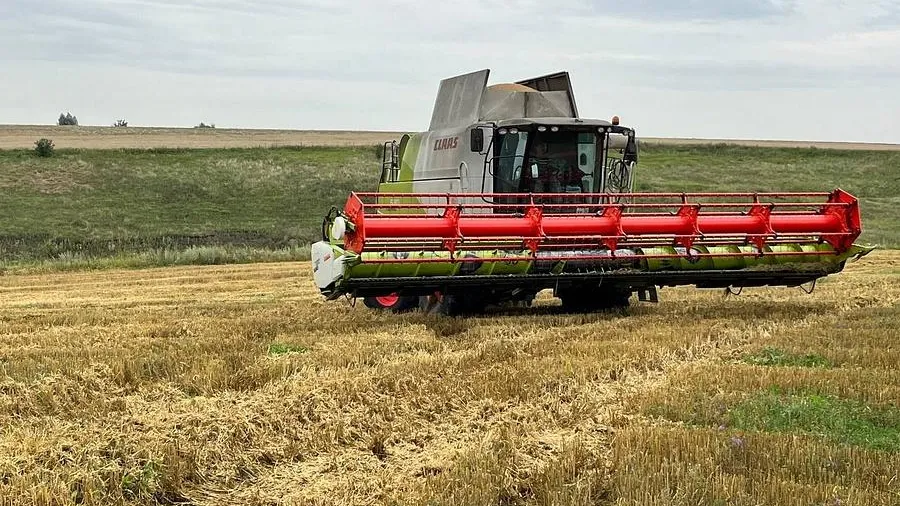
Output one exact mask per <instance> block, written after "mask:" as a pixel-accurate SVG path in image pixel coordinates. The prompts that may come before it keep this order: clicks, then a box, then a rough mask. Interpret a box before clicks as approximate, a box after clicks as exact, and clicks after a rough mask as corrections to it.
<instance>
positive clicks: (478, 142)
mask: <svg viewBox="0 0 900 506" xmlns="http://www.w3.org/2000/svg"><path fill="white" fill-rule="evenodd" d="M469 134H470V137H469V149H470V150H471V151H472V152H473V153H481V152H482V151H483V150H484V131H482V130H481V129H480V128H473V129H472V130H471V131H470V132H469Z"/></svg>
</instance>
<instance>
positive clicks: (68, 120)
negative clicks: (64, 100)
mask: <svg viewBox="0 0 900 506" xmlns="http://www.w3.org/2000/svg"><path fill="white" fill-rule="evenodd" d="M56 124H57V125H59V126H78V118H76V117H75V116H72V115H71V114H69V113H65V114H63V113H60V114H59V119H58V120H57V121H56Z"/></svg>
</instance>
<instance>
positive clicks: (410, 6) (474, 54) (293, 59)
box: [0, 0, 900, 142]
mask: <svg viewBox="0 0 900 506" xmlns="http://www.w3.org/2000/svg"><path fill="white" fill-rule="evenodd" d="M482 68H491V69H492V76H491V81H492V82H494V83H496V82H507V81H514V80H518V79H523V78H526V77H532V76H535V75H540V74H545V73H549V72H554V71H558V70H568V71H569V72H570V73H571V75H572V80H573V83H574V87H575V94H576V98H577V100H578V106H579V112H580V113H581V115H582V116H585V117H595V118H608V117H610V116H612V115H613V114H617V115H619V116H621V117H622V119H623V122H624V123H627V124H629V125H631V126H634V127H635V128H637V131H638V133H639V134H643V135H647V136H672V137H709V138H757V139H758V138H771V139H798V140H839V141H842V140H851V141H871V142H900V120H898V115H900V0H770V1H765V0H679V1H671V0H615V1H613V0H594V1H591V0H580V1H579V0H567V1H565V2H557V1H512V0H509V1H491V0H480V1H475V0H446V1H440V2H437V1H435V2H432V1H423V0H414V1H405V0H393V1H380V2H374V1H372V2H363V1H350V0H42V1H40V2H33V1H30V0H0V76H2V77H0V123H27V124H45V123H49V122H53V121H55V119H56V117H57V116H58V115H59V113H60V112H61V111H67V110H70V111H71V112H72V113H73V114H75V115H77V116H78V118H79V121H80V122H81V123H82V124H97V125H106V124H111V123H112V122H113V121H114V120H116V119H118V118H126V119H127V120H128V121H129V122H130V124H131V125H142V126H193V125H195V124H197V123H199V122H201V121H204V122H212V123H216V124H217V125H218V126H220V127H246V128H297V129H372V130H423V129H425V128H427V126H428V122H429V119H430V117H431V108H432V106H433V103H434V96H435V93H436V91H437V86H438V81H439V80H440V79H442V78H444V77H448V76H452V75H456V74H460V73H464V72H469V71H474V70H478V69H482Z"/></svg>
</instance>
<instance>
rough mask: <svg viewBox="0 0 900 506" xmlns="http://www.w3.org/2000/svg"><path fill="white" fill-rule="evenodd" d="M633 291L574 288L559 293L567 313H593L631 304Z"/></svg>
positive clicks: (623, 307)
mask: <svg viewBox="0 0 900 506" xmlns="http://www.w3.org/2000/svg"><path fill="white" fill-rule="evenodd" d="M630 297H631V292H626V291H623V290H617V289H601V288H581V289H576V288H572V289H569V290H566V291H565V292H562V293H560V294H559V298H560V299H561V300H562V309H563V311H564V312H566V313H593V312H596V311H607V310H616V309H625V308H627V307H628V305H629V303H630V302H629V299H630Z"/></svg>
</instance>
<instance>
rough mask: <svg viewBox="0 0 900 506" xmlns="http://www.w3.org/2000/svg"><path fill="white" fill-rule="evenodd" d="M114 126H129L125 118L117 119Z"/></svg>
mask: <svg viewBox="0 0 900 506" xmlns="http://www.w3.org/2000/svg"><path fill="white" fill-rule="evenodd" d="M113 126H114V127H117V128H118V127H121V128H125V127H127V126H128V122H127V121H125V120H124V119H117V120H116V122H115V123H113Z"/></svg>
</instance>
